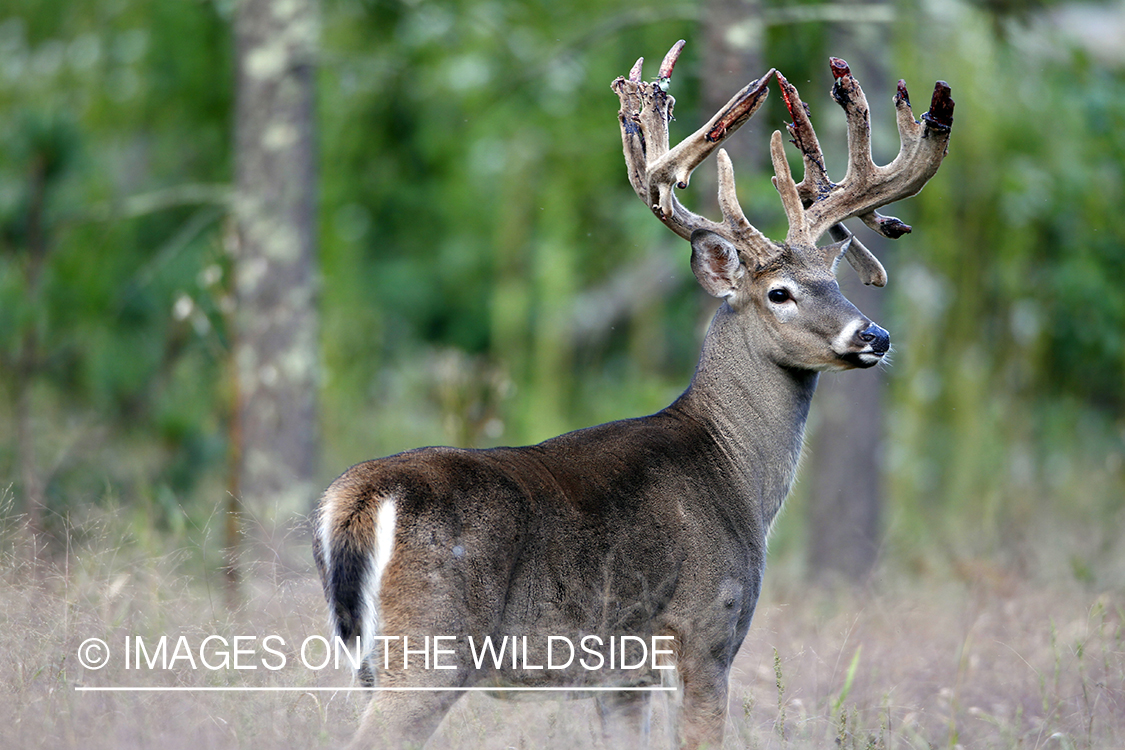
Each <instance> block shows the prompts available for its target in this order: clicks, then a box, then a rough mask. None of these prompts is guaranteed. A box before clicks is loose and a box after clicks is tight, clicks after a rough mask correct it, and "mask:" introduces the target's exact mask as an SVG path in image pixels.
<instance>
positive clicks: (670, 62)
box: [658, 39, 686, 81]
mask: <svg viewBox="0 0 1125 750" xmlns="http://www.w3.org/2000/svg"><path fill="white" fill-rule="evenodd" d="M685 44H686V42H685V41H684V40H683V39H681V40H680V41H678V42H676V43H675V44H673V45H672V49H670V50H668V54H667V55H665V56H664V61H663V62H661V63H660V73H659V74H658V79H659V80H661V81H667V80H668V79H669V78H671V77H672V70H673V69H674V68H675V67H676V61H677V60H679V59H680V53H681V52H683V51H684V45H685Z"/></svg>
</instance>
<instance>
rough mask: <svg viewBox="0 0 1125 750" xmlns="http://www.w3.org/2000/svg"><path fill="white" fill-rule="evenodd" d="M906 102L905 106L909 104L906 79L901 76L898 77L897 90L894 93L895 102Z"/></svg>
mask: <svg viewBox="0 0 1125 750" xmlns="http://www.w3.org/2000/svg"><path fill="white" fill-rule="evenodd" d="M900 101H901V102H906V106H908V107H909V106H910V92H909V91H907V90H906V81H905V80H903V79H902V78H900V79H898V92H897V93H896V94H895V104H896V105H897V104H898V103H899V102H900Z"/></svg>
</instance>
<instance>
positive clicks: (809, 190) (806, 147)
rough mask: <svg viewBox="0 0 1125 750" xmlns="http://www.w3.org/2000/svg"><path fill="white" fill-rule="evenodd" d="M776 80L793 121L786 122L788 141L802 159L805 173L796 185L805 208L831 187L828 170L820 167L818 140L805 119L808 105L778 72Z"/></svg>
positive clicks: (822, 164) (807, 119)
mask: <svg viewBox="0 0 1125 750" xmlns="http://www.w3.org/2000/svg"><path fill="white" fill-rule="evenodd" d="M777 83H778V86H780V88H781V98H782V99H783V100H784V101H785V107H786V109H788V110H789V116H790V117H792V118H793V122H792V123H790V124H788V125H786V126H785V129H786V130H788V131H789V135H790V136H791V140H790V142H791V143H792V144H793V145H795V146H796V147H797V148H798V149H800V150H801V155H802V156H803V157H804V161H805V176H804V177H803V178H802V179H801V181H800V183H798V184H797V192H798V193H800V195H801V200H802V201H803V202H804V204H805V206H806V207H807V206H808V205H809V204H811V203H812V201H813V199H814V198H816V197H817V196H819V195H823V194H825V193H827V192H828V191H829V190H831V189H832V187H833V185H832V180H830V179H828V170H827V168H826V167H825V166H824V153H823V152H822V151H821V150H820V141H818V140H817V138H816V131H814V130H813V126H812V122H810V121H809V108H808V105H807V104H805V103H804V102H803V101H801V95H800V94H799V93H797V87H796V86H794V85H793V84H791V83H789V81H788V79H786V77H785V76H783V75H782V74H781V73H780V72H778V74H777Z"/></svg>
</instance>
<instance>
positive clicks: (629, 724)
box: [598, 693, 652, 750]
mask: <svg viewBox="0 0 1125 750" xmlns="http://www.w3.org/2000/svg"><path fill="white" fill-rule="evenodd" d="M651 697H652V695H651V693H608V694H605V695H601V696H599V697H598V718H599V719H600V720H601V725H602V738H603V739H604V741H605V746H606V747H613V748H622V749H623V750H627V749H632V748H637V750H641V749H642V748H648V747H649V746H650V740H651V734H652V700H651Z"/></svg>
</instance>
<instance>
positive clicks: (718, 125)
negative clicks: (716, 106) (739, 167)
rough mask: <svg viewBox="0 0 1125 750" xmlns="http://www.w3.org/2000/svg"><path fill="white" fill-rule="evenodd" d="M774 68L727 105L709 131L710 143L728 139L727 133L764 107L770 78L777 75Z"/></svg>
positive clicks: (748, 85) (747, 86) (750, 84)
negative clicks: (763, 103)
mask: <svg viewBox="0 0 1125 750" xmlns="http://www.w3.org/2000/svg"><path fill="white" fill-rule="evenodd" d="M776 72H777V71H775V70H774V69H773V68H770V69H769V72H768V73H766V74H765V75H764V76H762V77H761V78H759V79H758V80H756V81H753V82H751V83H749V84H747V85H746V87H745V88H743V89H742V91H740V92H738V94H737V95H735V98H734V99H732V100H731V102H730V103H729V104H728V105H727V107H726V109H724V110H723V111H722V113H721V114H720V115H719V117H718V118H717V119H716V120H715V124H714V125H713V126H712V127H711V129H710V130H708V131H707V140H708V141H719V140H722V139H723V138H726V136H727V133H729V132H731V131H733V130H734V129H735V128H737V127H738V126H739V125H741V124H742V123H743V122H744V121H745V120H747V119H749V118H750V116H751V115H753V114H754V113H755V112H756V111H757V110H758V107H760V106H762V102H763V101H765V98H766V96H768V95H769V89H768V88H767V86H768V85H769V81H770V78H771V77H772V76H773V75H774V74H775V73H776Z"/></svg>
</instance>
